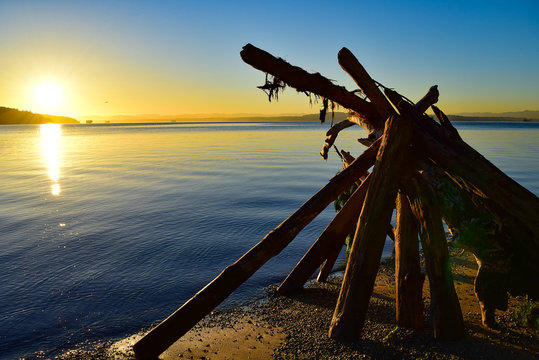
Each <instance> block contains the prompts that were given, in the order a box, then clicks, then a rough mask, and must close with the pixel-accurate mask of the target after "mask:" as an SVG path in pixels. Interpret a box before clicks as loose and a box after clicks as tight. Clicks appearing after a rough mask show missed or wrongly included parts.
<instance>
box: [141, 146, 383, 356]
mask: <svg viewBox="0 0 539 360" xmlns="http://www.w3.org/2000/svg"><path fill="white" fill-rule="evenodd" d="M380 143H381V141H378V142H377V143H375V144H373V146H371V147H370V148H369V149H367V150H366V151H365V152H364V153H363V154H362V155H361V156H359V157H358V158H357V159H356V160H355V161H354V162H353V163H352V164H351V165H350V166H349V167H347V168H346V169H344V170H343V171H341V172H340V173H339V174H337V175H335V177H333V178H332V179H331V180H330V181H329V182H328V183H327V184H326V186H324V187H323V188H322V189H321V190H320V191H318V193H316V194H315V195H314V196H313V197H311V198H310V199H309V200H308V201H307V202H306V203H305V204H303V205H302V206H301V207H300V208H299V209H298V210H296V212H295V213H294V214H292V215H291V216H290V217H289V218H288V219H286V220H285V221H283V222H282V223H281V224H280V225H279V226H278V227H277V228H275V229H274V230H273V231H271V232H270V233H269V234H268V235H266V237H264V239H262V240H261V241H260V242H259V243H258V244H256V245H255V246H254V247H253V248H251V250H249V251H248V252H247V253H245V255H243V256H242V257H241V258H240V259H239V260H238V261H236V262H235V263H234V264H232V265H230V266H228V267H227V268H225V269H224V270H223V272H222V273H221V274H219V275H218V276H217V277H216V278H215V279H214V280H213V281H212V282H210V283H209V284H208V285H206V287H204V288H203V289H202V290H200V291H199V292H198V293H197V294H196V295H195V296H193V297H192V298H191V299H190V300H188V301H187V302H186V303H185V304H184V305H183V306H182V307H180V308H179V309H178V310H176V311H175V312H174V313H173V314H172V315H170V316H169V317H168V318H167V319H165V320H163V321H162V322H161V323H160V324H159V325H157V326H156V327H155V328H153V329H152V330H151V331H150V332H149V333H147V334H146V335H145V336H144V337H143V338H142V339H140V340H139V341H138V342H137V343H136V344H135V346H134V347H133V349H134V350H135V355H136V357H137V359H150V358H155V357H157V356H158V355H159V354H161V353H162V352H163V351H165V350H166V349H167V348H168V347H169V346H170V345H171V344H172V343H173V342H174V341H176V340H177V339H178V338H180V337H181V336H183V335H184V334H185V333H186V332H187V331H189V329H191V328H192V327H193V326H194V325H195V324H196V323H197V322H199V321H200V320H201V319H202V318H203V317H204V316H206V315H207V314H208V313H210V312H211V311H212V310H213V309H214V308H215V307H216V306H217V305H219V304H220V303H221V302H222V301H223V300H225V299H226V298H227V297H228V296H229V295H230V294H231V293H232V292H233V291H234V290H235V289H236V288H238V286H240V285H241V284H243V283H244V282H245V281H246V280H247V279H249V278H250V277H251V275H253V274H254V273H255V272H256V271H257V270H258V269H259V268H260V267H261V266H262V265H264V264H265V263H266V262H267V261H268V260H269V259H271V258H272V257H274V256H275V255H277V254H279V253H280V252H281V251H282V250H283V249H284V248H285V247H286V246H287V245H288V244H289V243H290V242H291V241H292V240H293V239H294V237H295V236H296V235H297V234H298V233H299V232H300V231H301V230H302V229H303V228H304V227H305V226H306V225H307V224H309V223H310V222H311V221H312V220H313V219H314V218H315V217H316V216H317V215H318V214H319V213H320V212H322V210H324V209H325V208H326V207H327V206H328V205H329V204H330V203H331V202H332V201H333V200H335V198H337V196H338V195H339V194H340V193H342V192H343V191H345V190H346V189H349V188H350V187H351V186H352V184H353V183H354V182H355V181H357V179H358V178H359V176H360V175H361V174H363V173H364V172H365V171H367V169H368V168H370V167H371V166H372V164H373V163H374V161H375V157H376V153H377V151H378V148H379V147H380Z"/></svg>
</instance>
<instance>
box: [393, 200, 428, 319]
mask: <svg viewBox="0 0 539 360" xmlns="http://www.w3.org/2000/svg"><path fill="white" fill-rule="evenodd" d="M395 235H396V236H395V290H396V295H395V300H396V306H395V309H396V320H397V325H399V326H406V327H409V328H411V329H422V328H423V327H424V326H425V319H424V316H423V282H424V281H425V275H424V274H422V273H421V268H420V264H419V239H418V229H417V224H416V222H415V219H414V216H413V214H412V210H411V209H410V203H409V202H408V199H407V198H406V196H405V195H404V194H402V193H399V195H398V196H397V226H396V229H395Z"/></svg>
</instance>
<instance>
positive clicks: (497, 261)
mask: <svg viewBox="0 0 539 360" xmlns="http://www.w3.org/2000/svg"><path fill="white" fill-rule="evenodd" d="M240 55H241V57H242V59H243V61H245V62H246V63H247V64H249V65H251V66H253V67H254V68H256V69H258V70H260V71H262V72H264V73H265V74H266V83H265V84H264V85H263V86H261V87H260V88H261V89H263V90H264V91H266V93H267V94H268V95H269V98H270V100H271V98H272V96H276V95H277V93H278V92H279V91H280V90H282V89H284V87H285V86H289V87H292V88H295V89H296V90H297V91H300V92H304V93H306V94H308V95H309V96H314V97H315V98H322V101H323V104H324V110H323V112H325V111H326V110H327V107H328V104H329V103H330V102H331V104H332V105H333V104H338V105H340V106H341V107H343V108H345V109H347V110H348V111H349V116H348V118H347V119H346V120H344V121H342V122H340V123H337V124H335V125H334V126H332V127H331V128H330V129H329V131H328V132H327V134H326V135H327V138H326V142H325V144H324V147H323V149H322V152H321V154H322V156H323V157H324V158H325V157H327V156H328V151H329V149H330V148H331V146H332V145H333V144H334V142H335V141H336V139H337V136H338V134H339V132H340V131H342V130H344V129H346V128H349V127H351V126H352V125H356V124H357V125H360V126H361V127H363V128H365V129H366V130H367V131H368V132H369V136H368V138H366V139H359V141H360V143H362V144H364V145H367V146H369V148H368V149H367V150H366V151H365V152H364V153H363V154H362V155H361V156H359V157H358V158H357V159H356V160H354V161H353V162H352V163H351V164H350V166H348V167H347V168H346V169H344V170H343V171H341V172H340V173H339V174H338V175H336V176H335V177H334V178H333V179H331V180H330V181H329V183H328V184H327V185H326V186H324V187H323V188H322V189H321V190H320V191H319V192H318V193H317V194H315V195H314V196H313V197H311V199H309V200H308V201H307V202H306V203H305V204H303V205H302V206H301V207H300V208H299V209H298V210H297V211H296V212H295V213H294V214H292V215H291V216H290V217H289V218H288V219H286V220H285V221H284V222H283V223H282V224H280V225H279V226H278V227H277V228H275V229H274V230H273V231H272V232H270V233H269V234H268V235H267V236H266V237H264V239H262V240H261V241H260V242H259V243H258V244H257V245H255V246H254V247H253V248H252V249H251V250H249V251H248V252H247V253H246V254H245V255H243V256H242V257H241V258H240V259H239V260H238V261H237V262H235V263H234V264H232V265H230V266H228V267H227V268H226V269H224V270H223V272H222V273H221V274H219V275H218V276H217V277H216V278H215V279H214V280H213V281H212V282H210V283H209V284H208V285H207V286H206V287H204V288H203V289H202V290H200V291H199V292H198V293H197V294H196V295H195V296H193V297H192V298H191V299H190V300H189V301H187V302H186V303H185V304H184V305H183V306H181V307H180V308H179V309H178V310H177V311H176V312H175V313H173V314H172V315H170V316H169V317H168V318H167V319H165V320H164V321H163V322H161V323H160V324H159V325H158V326H157V327H155V328H154V329H152V330H151V331H150V332H149V333H148V334H146V335H145V336H144V337H143V338H142V339H141V340H139V341H138V342H137V343H136V344H135V346H134V351H135V356H136V358H137V359H153V358H156V357H157V356H158V355H159V354H160V353H161V352H163V351H164V350H165V349H166V348H167V347H168V346H169V345H171V344H172V343H173V342H174V341H175V340H176V339H178V338H179V337H181V336H182V335H183V334H185V333H186V332H187V331H188V330H189V329H190V328H191V327H193V326H194V325H195V324H196V323H197V322H198V321H199V320H201V319H202V318H203V317H204V316H205V315H207V314H208V313H209V312H210V311H211V310H213V309H214V308H215V307H216V306H217V305H218V304H219V303H221V302H222V301H223V300H224V299H225V298H226V297H228V296H229V295H230V294H231V293H232V292H233V291H234V290H235V289H236V288H237V287H238V286H240V285H241V284H242V283H243V282H244V281H245V280H247V279H248V278H249V277H250V276H251V275H252V274H253V273H254V272H256V271H257V270H258V269H259V268H260V267H261V266H262V265H263V264H264V263H266V262H267V261H268V260H269V259H270V258H272V257H273V256H275V255H277V254H278V253H279V252H280V251H281V250H282V249H283V248H284V247H286V246H287V245H288V244H289V243H290V242H291V241H292V240H293V239H294V237H295V236H296V235H297V234H298V233H299V232H300V231H301V230H302V229H303V228H304V227H305V226H306V225H307V224H308V223H309V222H311V221H312V220H313V219H314V218H315V217H316V216H317V215H318V214H319V213H320V212H321V211H322V210H323V209H324V208H325V207H326V206H327V205H328V204H329V203H330V202H331V201H333V200H334V199H335V198H337V196H339V195H340V194H341V193H342V192H344V191H346V190H348V189H349V188H350V186H352V184H354V183H359V182H360V181H361V180H362V179H361V177H362V176H363V175H364V174H365V173H366V171H367V170H368V169H369V168H370V167H371V166H372V165H373V164H374V163H375V158H376V164H375V166H374V169H373V172H372V173H371V175H370V177H369V179H367V180H364V181H363V183H362V185H361V186H360V187H359V188H358V189H357V190H356V192H355V193H354V195H353V196H352V198H350V199H349V200H348V202H347V203H346V204H345V207H344V208H343V209H341V212H339V213H338V214H337V215H336V217H335V219H334V220H333V221H332V222H331V223H330V225H328V227H327V228H326V230H324V233H322V235H321V236H320V237H319V238H318V240H317V241H316V242H315V243H314V244H313V246H312V247H311V248H310V249H309V251H308V252H307V253H306V254H305V256H304V257H303V258H302V259H301V260H300V262H299V263H298V265H297V266H296V267H295V268H294V270H293V271H292V272H291V273H290V275H289V276H288V277H287V278H286V279H285V281H284V282H283V283H282V284H281V286H280V287H279V290H278V292H279V293H282V294H286V293H291V292H293V291H298V290H300V289H301V288H302V287H303V285H304V283H305V281H306V280H307V279H308V278H309V277H310V276H311V275H312V274H313V273H314V271H315V270H316V269H317V268H318V267H320V265H321V264H322V263H324V262H325V263H326V265H327V266H326V269H325V270H324V274H323V275H322V271H321V274H320V276H319V279H322V280H323V278H324V277H325V276H327V272H328V268H331V266H332V264H333V262H334V259H335V258H336V257H337V255H336V254H338V251H339V250H340V248H341V247H342V244H343V242H344V236H346V234H347V233H348V232H349V231H350V230H351V229H353V227H354V226H356V222H357V228H356V233H355V236H354V242H353V244H352V248H351V253H350V255H349V259H348V262H347V266H346V271H345V275H344V279H343V283H342V286H341V292H340V294H339V299H338V302H337V306H336V308H335V312H334V316H333V319H332V322H331V327H330V329H329V335H330V336H331V337H334V338H338V339H357V338H358V337H359V336H360V334H361V331H362V326H363V322H364V319H365V315H366V312H367V308H368V304H369V300H370V296H371V293H372V289H373V284H374V280H375V276H376V272H377V270H378V266H379V263H380V256H381V253H382V249H383V245H384V240H385V237H386V234H387V229H388V227H389V226H390V225H389V221H390V218H391V215H392V212H393V209H394V207H395V201H396V208H397V226H396V230H395V232H396V238H395V247H396V249H395V253H396V256H395V261H396V273H395V277H396V287H397V289H396V292H397V299H396V307H397V311H396V315H397V319H396V322H397V324H399V325H402V326H408V327H411V328H413V329H419V328H421V327H423V325H424V319H423V315H422V308H423V303H422V300H421V291H422V287H423V280H424V277H423V275H422V274H421V273H420V270H419V242H418V234H419V238H420V240H421V244H422V249H423V253H424V257H425V263H426V268H427V275H428V279H429V284H430V290H431V315H432V318H433V323H434V335H435V337H437V338H459V337H461V336H463V335H464V325H463V321H462V314H461V311H460V306H459V303H458V298H457V295H456V293H455V290H454V286H453V281H452V276H451V271H450V266H449V265H450V264H449V261H450V259H449V256H448V249H447V243H446V238H445V233H444V228H443V224H442V220H443V222H445V224H446V225H447V227H448V229H449V230H450V232H451V234H452V239H451V240H452V243H453V245H454V246H459V247H462V248H464V249H467V250H469V251H471V252H472V253H473V254H474V255H475V257H476V259H477V262H478V263H479V265H480V267H479V271H478V274H477V277H476V280H475V291H476V295H477V297H478V299H479V302H480V305H481V310H482V317H483V323H484V324H485V325H487V326H491V325H493V323H494V311H495V310H496V309H501V310H504V309H506V307H507V294H508V293H510V294H513V295H521V294H525V295H529V296H531V297H532V298H537V297H538V296H539V283H538V282H537V278H538V277H539V267H538V266H537V262H538V260H539V221H538V219H539V199H538V198H537V196H535V195H534V194H533V193H531V192H530V191H528V190H527V189H525V188H524V187H522V186H521V185H519V184H518V183H517V182H515V181H514V180H513V179H511V178H510V177H508V176H507V175H505V174H504V173H503V172H502V171H500V170H499V169H498V168H496V167H495V166H494V165H493V164H491V163H490V162H489V161H488V160H486V159H485V158H484V157H483V156H481V154H479V153H478V152H477V151H475V150H474V149H473V148H472V147H470V146H469V145H468V144H466V143H465V142H464V141H463V140H462V138H461V137H460V136H459V134H458V131H457V130H456V129H455V128H454V127H453V126H452V125H451V123H450V122H449V120H448V119H447V117H446V116H445V114H444V113H443V112H442V111H441V110H440V109H439V108H437V107H435V106H434V105H433V104H434V103H436V102H437V101H438V97H439V92H438V88H437V86H433V87H431V88H430V89H429V91H428V92H427V94H426V95H425V96H424V97H423V98H422V99H420V100H419V101H418V102H417V103H415V104H413V103H412V102H410V101H409V100H407V99H406V98H404V97H403V96H401V95H400V94H398V93H397V92H395V91H394V90H391V89H388V88H386V87H384V86H383V85H381V84H379V83H378V82H376V81H374V80H373V79H372V78H371V76H370V75H369V74H368V73H367V71H366V70H365V68H364V67H363V66H362V65H361V64H360V62H359V61H358V60H357V59H356V58H355V56H354V55H353V54H352V53H351V52H350V51H349V50H348V49H346V48H343V49H342V50H341V51H340V52H339V54H338V61H339V64H340V65H341V67H342V68H343V70H344V71H346V72H347V73H348V74H349V75H350V76H351V77H352V79H353V80H354V81H355V82H356V84H357V85H358V86H359V87H360V89H361V91H362V94H364V97H362V96H358V94H357V92H356V91H348V90H346V89H345V88H344V87H342V86H337V85H335V84H334V83H333V82H332V81H331V80H329V79H327V78H325V77H324V76H322V75H321V74H319V73H309V72H307V71H305V70H303V69H301V68H299V67H297V66H294V65H291V64H289V63H287V62H286V61H284V60H282V59H280V58H276V57H274V56H273V55H271V54H269V53H268V52H266V51H264V50H261V49H259V48H256V47H255V46H253V45H251V44H247V45H245V46H244V48H243V50H242V51H241V53H240ZM268 77H269V80H268ZM429 107H430V108H432V110H433V111H434V113H435V115H436V118H437V119H438V122H436V121H435V120H433V119H432V118H431V117H429V116H427V115H425V111H427V109H428V108H429ZM322 115H323V114H322V112H321V117H323V116H322ZM384 125H385V129H384ZM380 138H381V139H380ZM397 194H398V195H397ZM360 210H361V211H360ZM358 213H360V215H359V220H358V219H357V216H358Z"/></svg>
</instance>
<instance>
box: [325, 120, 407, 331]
mask: <svg viewBox="0 0 539 360" xmlns="http://www.w3.org/2000/svg"><path fill="white" fill-rule="evenodd" d="M411 134H412V123H411V122H409V121H407V120H406V119H404V118H401V117H400V116H392V117H390V118H389V119H388V121H387V122H386V128H385V131H384V135H383V137H382V145H381V146H380V150H379V152H378V155H377V158H376V164H375V165H374V169H373V171H372V173H371V182H370V184H369V188H368V190H367V197H366V199H365V203H364V205H363V209H362V210H361V215H360V217H359V226H358V228H357V231H356V235H355V237H354V242H353V244H352V249H351V250H350V255H349V257H348V263H347V266H346V271H345V273H344V278H343V283H342V285H341V291H340V293H339V298H338V300H337V305H336V307H335V312H334V314H333V319H332V320H331V326H330V329H329V336H330V337H331V338H336V339H358V338H359V337H360V335H361V330H362V328H363V324H364V321H365V316H366V313H367V308H368V304H369V300H370V298H371V295H372V291H373V287H374V281H375V278H376V273H377V272H378V267H379V266H380V258H381V256H382V251H383V248H384V243H385V239H386V235H387V228H388V226H389V224H390V221H391V215H392V212H393V208H394V206H395V198H396V195H397V188H398V185H399V181H400V175H401V172H402V168H403V166H404V164H403V163H404V159H405V154H407V153H408V151H407V149H408V146H409V144H410V138H411Z"/></svg>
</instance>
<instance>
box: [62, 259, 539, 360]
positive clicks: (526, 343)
mask: <svg viewBox="0 0 539 360" xmlns="http://www.w3.org/2000/svg"><path fill="white" fill-rule="evenodd" d="M452 266H453V275H454V281H455V286H456V290H457V293H458V295H459V299H460V305H461V308H462V313H463V315H464V320H465V325H466V330H467V336H466V338H465V339H464V340H461V341H435V340H434V339H433V336H432V330H431V329H430V325H429V321H430V319H429V317H428V309H429V300H430V299H429V290H428V281H426V282H425V287H424V300H425V305H426V306H425V316H426V319H427V320H426V328H425V330H424V331H419V332H412V331H410V330H407V329H404V328H399V327H396V326H395V309H394V306H395V289H394V268H393V264H392V261H391V260H388V261H385V262H384V263H383V264H382V266H381V267H380V270H379V273H378V277H377V280H376V285H375V288H374V294H373V297H372V299H371V303H370V306H369V312H368V315H367V320H366V323H365V328H364V332H363V338H362V339H361V340H360V341H357V342H349V343H342V342H337V341H334V340H332V339H328V337H327V331H328V328H329V323H330V320H331V316H332V314H333V309H334V306H335V302H336V299H337V295H338V292H339V288H340V282H341V280H342V272H336V273H334V274H333V275H332V276H331V277H330V279H329V281H328V282H327V283H321V284H320V283H316V282H314V281H313V282H311V283H310V284H309V285H308V286H307V287H306V288H305V290H304V291H302V292H301V293H299V294H297V295H295V296H292V297H283V296H276V295H275V289H276V285H272V286H270V287H269V288H268V289H267V299H266V300H264V301H261V302H257V303H253V304H249V305H248V306H245V307H242V308H235V309H227V310H222V311H215V312H213V313H211V314H210V315H209V316H207V317H206V318H204V319H203V320H202V321H201V322H200V323H199V324H197V325H196V326H195V327H194V328H193V329H192V330H191V331H189V332H188V333H187V334H186V335H185V336H183V337H182V338H181V339H179V340H178V341H177V342H176V343H175V344H173V345H172V346H171V347H170V348H169V349H168V350H167V351H166V352H164V353H163V354H161V356H160V357H159V358H160V359H199V360H202V359H216V360H231V359H259V360H264V359H536V358H538V357H539V341H538V333H537V331H534V330H531V329H529V328H524V327H521V326H520V325H518V324H517V323H516V321H515V320H514V319H513V316H512V310H513V309H514V308H515V306H517V305H519V304H523V303H526V302H527V300H526V299H523V298H511V299H510V302H509V309H508V311H507V312H497V316H496V320H497V322H498V324H499V326H498V328H497V329H487V328H485V327H483V326H482V325H481V315H480V310H479V304H478V302H477V300H476V299H475V296H474V292H473V281H474V277H475V272H476V270H477V265H476V263H475V261H474V259H473V256H472V255H471V254H469V253H466V252H463V251H460V250H459V251H453V253H452ZM140 336H141V335H140V334H138V335H133V336H131V337H128V338H126V339H122V340H120V341H118V342H115V343H113V344H101V345H100V346H99V347H97V348H93V349H92V350H90V351H87V350H73V351H70V352H68V353H65V354H64V355H63V356H61V358H62V359H89V358H91V359H95V358H102V359H132V358H133V352H132V349H131V347H132V345H133V344H134V343H135V342H136V340H137V339H139V338H140Z"/></svg>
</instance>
